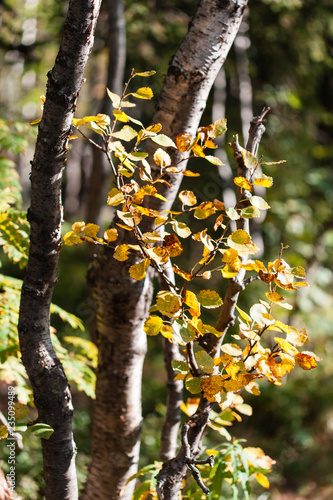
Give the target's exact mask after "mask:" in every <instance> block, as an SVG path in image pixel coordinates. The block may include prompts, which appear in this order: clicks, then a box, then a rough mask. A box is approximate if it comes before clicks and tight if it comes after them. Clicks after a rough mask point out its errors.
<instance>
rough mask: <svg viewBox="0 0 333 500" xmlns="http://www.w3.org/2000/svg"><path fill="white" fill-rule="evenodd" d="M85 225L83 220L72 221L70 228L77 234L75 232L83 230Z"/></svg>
mask: <svg viewBox="0 0 333 500" xmlns="http://www.w3.org/2000/svg"><path fill="white" fill-rule="evenodd" d="M85 226H86V223H85V222H83V221H80V222H74V224H73V225H72V229H73V231H74V233H75V234H77V233H81V232H82V231H84V228H85Z"/></svg>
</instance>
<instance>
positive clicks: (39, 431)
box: [28, 423, 54, 439]
mask: <svg viewBox="0 0 333 500" xmlns="http://www.w3.org/2000/svg"><path fill="white" fill-rule="evenodd" d="M28 429H29V431H30V432H31V434H33V435H34V436H36V437H38V438H43V439H49V438H50V437H51V436H52V434H53V432H54V429H52V427H50V426H49V425H47V424H42V423H40V424H34V425H31V426H29V427H28Z"/></svg>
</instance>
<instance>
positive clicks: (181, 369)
mask: <svg viewBox="0 0 333 500" xmlns="http://www.w3.org/2000/svg"><path fill="white" fill-rule="evenodd" d="M171 366H172V368H173V370H174V371H175V372H177V373H180V374H182V375H186V374H187V373H188V372H189V370H190V369H189V367H188V365H187V364H186V363H185V361H181V360H178V359H173V360H172V361H171Z"/></svg>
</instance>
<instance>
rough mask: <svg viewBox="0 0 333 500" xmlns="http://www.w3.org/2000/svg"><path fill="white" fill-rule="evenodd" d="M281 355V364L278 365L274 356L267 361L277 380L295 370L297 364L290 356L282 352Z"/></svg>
mask: <svg viewBox="0 0 333 500" xmlns="http://www.w3.org/2000/svg"><path fill="white" fill-rule="evenodd" d="M279 355H280V358H281V362H280V363H276V361H275V357H273V356H270V357H269V358H268V360H267V364H268V366H269V369H270V371H271V372H272V374H273V375H274V377H275V378H277V379H279V378H282V377H284V376H285V375H286V374H287V373H290V372H291V370H292V369H293V368H294V363H295V362H294V359H293V358H292V357H291V356H289V355H288V354H285V353H283V352H281V353H280V354H279Z"/></svg>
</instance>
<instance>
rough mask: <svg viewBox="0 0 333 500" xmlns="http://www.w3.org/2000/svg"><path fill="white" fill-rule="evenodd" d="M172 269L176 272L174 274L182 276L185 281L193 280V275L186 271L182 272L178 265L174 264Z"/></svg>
mask: <svg viewBox="0 0 333 500" xmlns="http://www.w3.org/2000/svg"><path fill="white" fill-rule="evenodd" d="M172 269H173V270H174V272H175V273H176V274H178V276H181V277H182V278H184V280H186V281H191V280H192V274H191V273H187V272H186V271H182V270H181V269H180V268H179V267H178V266H176V264H174V265H173V266H172Z"/></svg>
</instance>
